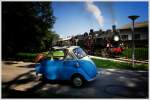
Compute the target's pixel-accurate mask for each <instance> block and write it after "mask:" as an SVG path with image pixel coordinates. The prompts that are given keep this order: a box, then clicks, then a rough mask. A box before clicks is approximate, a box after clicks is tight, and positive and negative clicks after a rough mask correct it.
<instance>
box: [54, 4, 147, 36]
mask: <svg viewBox="0 0 150 100" xmlns="http://www.w3.org/2000/svg"><path fill="white" fill-rule="evenodd" d="M93 5H94V6H96V7H97V8H98V9H99V11H100V14H101V16H102V17H103V24H102V25H100V24H99V23H98V21H97V20H96V17H95V16H94V15H93V14H92V13H91V12H89V11H88V10H87V5H86V3H85V2H68V1H67V2H58V1H54V2H53V3H52V8H53V13H54V16H55V17H56V22H55V24H54V28H53V31H55V32H56V33H57V34H59V35H60V37H62V38H66V37H68V36H75V35H80V34H84V33H85V32H89V31H90V29H93V30H94V31H98V30H100V29H102V30H107V29H111V27H112V25H113V24H116V27H117V28H119V27H121V26H123V25H125V24H128V23H130V22H131V20H130V19H129V18H128V16H130V15H138V16H140V17H139V18H138V19H137V20H136V22H142V21H148V2H146V1H145V2H118V1H113V2H104V1H103V2H102V1H99V2H93Z"/></svg>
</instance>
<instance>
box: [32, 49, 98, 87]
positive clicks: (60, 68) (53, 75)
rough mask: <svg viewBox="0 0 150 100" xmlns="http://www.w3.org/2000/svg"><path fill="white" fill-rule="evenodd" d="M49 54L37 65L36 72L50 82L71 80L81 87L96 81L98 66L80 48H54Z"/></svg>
mask: <svg viewBox="0 0 150 100" xmlns="http://www.w3.org/2000/svg"><path fill="white" fill-rule="evenodd" d="M49 54H50V56H47V58H46V59H44V60H43V61H42V62H40V63H38V64H36V65H35V69H36V72H37V73H40V74H42V75H44V77H46V78H47V79H48V80H71V82H72V84H73V85H74V86H76V87H80V86H83V84H85V83H86V82H88V81H92V80H94V79H96V76H97V69H96V65H95V64H94V62H93V61H92V60H91V59H90V58H89V56H88V55H87V54H86V53H85V52H84V51H83V50H82V49H81V48H80V47H79V46H70V47H53V50H52V51H51V52H49Z"/></svg>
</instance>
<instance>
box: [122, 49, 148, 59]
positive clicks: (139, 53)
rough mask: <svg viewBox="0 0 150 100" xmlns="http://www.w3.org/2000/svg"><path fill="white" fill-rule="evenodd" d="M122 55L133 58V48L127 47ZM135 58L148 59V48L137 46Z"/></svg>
mask: <svg viewBox="0 0 150 100" xmlns="http://www.w3.org/2000/svg"><path fill="white" fill-rule="evenodd" d="M121 56H122V57H128V58H132V48H128V49H125V50H124V51H123V52H122V54H121ZM135 59H137V60H147V59H148V48H135Z"/></svg>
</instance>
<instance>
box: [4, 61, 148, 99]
mask: <svg viewBox="0 0 150 100" xmlns="http://www.w3.org/2000/svg"><path fill="white" fill-rule="evenodd" d="M33 65H34V63H30V62H26V63H24V62H15V61H3V62H2V98H50V97H54V98H55V97H56V98H60V97H63V98H66V97H69V98H148V72H147V71H131V70H117V69H98V70H101V74H100V75H99V76H98V78H97V79H96V80H95V81H94V82H91V83H88V84H87V85H86V86H84V87H82V88H74V87H72V86H71V85H70V83H69V82H67V81H42V80H40V81H35V80H34V74H35V73H34V67H33Z"/></svg>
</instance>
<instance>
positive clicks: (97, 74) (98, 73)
mask: <svg viewBox="0 0 150 100" xmlns="http://www.w3.org/2000/svg"><path fill="white" fill-rule="evenodd" d="M100 74H101V72H100V71H98V72H97V73H96V76H95V77H94V78H92V79H89V80H88V82H90V81H94V80H95V79H96V78H97V77H98V76H99V75H100Z"/></svg>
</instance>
